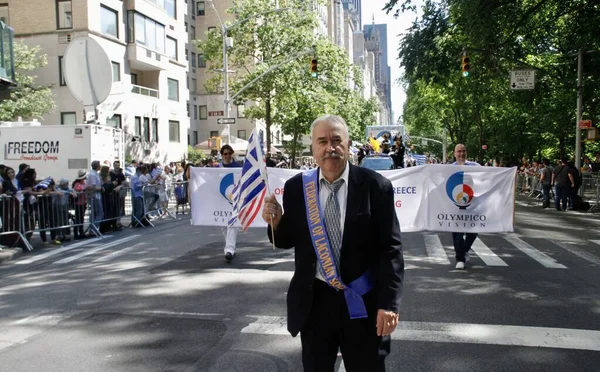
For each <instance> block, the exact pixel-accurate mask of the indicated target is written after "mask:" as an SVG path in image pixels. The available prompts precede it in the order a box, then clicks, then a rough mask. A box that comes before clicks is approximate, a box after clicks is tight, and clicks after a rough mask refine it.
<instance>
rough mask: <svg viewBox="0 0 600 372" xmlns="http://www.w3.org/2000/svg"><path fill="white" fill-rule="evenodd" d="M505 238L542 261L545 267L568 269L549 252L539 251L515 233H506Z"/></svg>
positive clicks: (530, 255)
mask: <svg viewBox="0 0 600 372" xmlns="http://www.w3.org/2000/svg"><path fill="white" fill-rule="evenodd" d="M504 239H506V240H507V241H508V242H509V243H510V244H512V245H514V246H515V248H517V249H518V250H520V251H521V252H523V253H525V254H526V255H528V256H529V257H531V258H533V259H534V260H536V261H537V262H539V263H541V264H542V265H543V266H544V267H547V268H549V269H566V268H567V267H566V266H565V265H563V264H559V263H558V262H557V261H556V260H555V259H554V258H552V257H550V256H548V255H547V254H545V253H543V252H540V251H538V250H537V249H535V248H533V247H532V246H531V245H529V244H528V243H527V242H524V241H523V240H521V239H519V238H518V237H516V236H515V235H512V234H506V235H504Z"/></svg>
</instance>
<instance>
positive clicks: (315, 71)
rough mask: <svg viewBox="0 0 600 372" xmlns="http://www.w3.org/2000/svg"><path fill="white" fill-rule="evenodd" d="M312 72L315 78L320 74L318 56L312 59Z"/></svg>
mask: <svg viewBox="0 0 600 372" xmlns="http://www.w3.org/2000/svg"><path fill="white" fill-rule="evenodd" d="M310 74H311V75H312V77H314V78H316V77H317V76H319V66H318V64H317V59H316V58H313V59H312V61H310Z"/></svg>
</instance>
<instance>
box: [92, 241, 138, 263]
mask: <svg viewBox="0 0 600 372" xmlns="http://www.w3.org/2000/svg"><path fill="white" fill-rule="evenodd" d="M140 245H144V243H138V244H135V245H132V246H131V247H127V248H123V249H119V250H118V251H114V252H111V253H110V254H107V255H106V256H102V257H100V258H97V259H95V260H93V261H92V263H93V262H106V261H110V260H112V259H113V258H116V257H118V256H120V255H122V254H124V253H127V252H129V251H131V250H133V249H134V248H137V247H139V246H140Z"/></svg>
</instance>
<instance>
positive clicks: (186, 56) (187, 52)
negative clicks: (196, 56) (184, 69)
mask: <svg viewBox="0 0 600 372" xmlns="http://www.w3.org/2000/svg"><path fill="white" fill-rule="evenodd" d="M188 54H189V51H188V50H187V48H185V60H186V61H189V60H190V59H189V58H188Z"/></svg>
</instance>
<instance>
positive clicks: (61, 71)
mask: <svg viewBox="0 0 600 372" xmlns="http://www.w3.org/2000/svg"><path fill="white" fill-rule="evenodd" d="M183 4H184V3H183V2H181V1H176V0H27V1H22V0H4V1H3V4H2V7H5V9H6V14H7V18H8V19H7V21H8V22H7V23H8V24H9V25H10V26H11V27H13V28H14V30H15V39H17V40H22V41H23V42H24V43H25V44H27V45H29V46H35V45H39V46H40V47H41V48H42V52H43V53H45V54H46V55H47V58H48V65H47V66H46V67H44V68H40V69H39V70H38V71H35V72H34V74H35V75H37V76H38V78H37V80H36V84H39V85H51V86H52V92H53V95H54V99H55V104H56V106H57V109H56V110H55V111H54V112H53V113H50V114H48V115H45V116H44V117H43V118H41V119H42V124H64V125H67V124H79V123H83V122H84V121H85V118H84V114H83V112H84V106H83V105H82V104H81V103H79V102H78V101H77V100H76V99H75V98H74V97H73V95H72V94H71V92H70V91H69V88H68V87H67V86H66V81H65V74H68V71H67V69H68V66H65V65H64V63H63V57H64V53H65V49H66V48H67V45H68V44H69V42H70V41H71V40H73V39H75V38H77V37H82V36H87V37H90V38H92V39H94V40H96V41H97V42H98V43H99V44H100V45H101V46H102V47H103V49H104V51H105V52H106V54H107V56H108V58H109V60H110V61H111V65H112V70H113V73H112V76H107V77H106V78H107V79H112V89H111V94H110V95H109V96H108V98H107V99H106V100H105V101H104V102H103V103H101V104H100V105H99V106H98V107H97V109H98V120H99V122H100V123H102V124H106V125H110V126H114V127H117V128H122V129H123V132H124V133H125V143H126V153H127V156H128V157H129V158H131V159H136V160H141V161H144V162H161V163H168V162H175V161H180V160H182V159H184V157H185V156H186V153H187V138H186V135H187V132H188V128H189V118H188V115H187V106H186V101H187V97H188V89H187V84H186V72H187V63H186V61H185V54H184V50H185V46H186V44H187V43H188V33H187V32H186V30H185V19H186V18H187V7H186V6H183ZM3 14H4V13H3ZM88 111H90V108H88ZM92 111H93V110H92ZM98 160H101V159H98Z"/></svg>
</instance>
